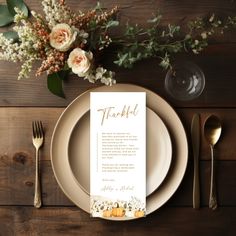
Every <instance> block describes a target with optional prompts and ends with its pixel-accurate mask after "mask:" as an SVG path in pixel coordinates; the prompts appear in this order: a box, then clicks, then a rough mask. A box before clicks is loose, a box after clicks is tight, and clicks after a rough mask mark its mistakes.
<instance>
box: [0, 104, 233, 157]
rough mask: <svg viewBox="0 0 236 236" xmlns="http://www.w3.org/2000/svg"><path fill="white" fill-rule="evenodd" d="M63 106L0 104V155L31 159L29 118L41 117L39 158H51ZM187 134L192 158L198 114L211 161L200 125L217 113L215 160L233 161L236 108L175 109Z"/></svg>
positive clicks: (205, 152)
mask: <svg viewBox="0 0 236 236" xmlns="http://www.w3.org/2000/svg"><path fill="white" fill-rule="evenodd" d="M63 111H64V108H31V107H21V108H16V107H5V108H4V107H1V108H0V129H1V135H0V147H1V149H0V156H8V157H9V158H12V157H13V156H14V155H17V154H18V153H21V152H23V153H25V154H26V155H27V156H30V157H31V158H33V156H34V153H35V150H34V147H33V145H32V138H31V137H32V127H31V124H32V121H33V120H42V122H43V125H44V128H45V143H44V146H43V148H42V149H41V152H40V157H41V159H42V160H49V159H50V153H49V149H50V142H51V137H52V133H53V129H54V127H55V124H56V122H57V120H58V118H59V116H60V114H61V113H62V112H63ZM177 113H178V115H179V116H180V118H181V120H182V122H183V124H184V126H185V129H186V133H187V136H188V140H189V148H190V159H192V150H191V146H192V144H191V136H190V127H191V120H192V116H193V114H194V113H199V114H201V127H202V129H201V144H202V145H201V152H200V154H201V155H200V158H201V159H202V160H210V150H209V146H208V144H207V142H206V140H205V138H204V135H203V126H204V122H205V120H206V118H207V117H208V116H209V115H210V114H215V115H217V116H219V118H220V119H221V120H222V125H223V131H222V136H221V139H220V141H219V143H218V144H217V145H216V153H215V154H216V159H217V160H236V147H235V133H236V109H190V108H189V109H177Z"/></svg>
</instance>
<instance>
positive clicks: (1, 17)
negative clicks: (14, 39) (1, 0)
mask: <svg viewBox="0 0 236 236" xmlns="http://www.w3.org/2000/svg"><path fill="white" fill-rule="evenodd" d="M13 20H14V17H13V16H12V15H11V14H10V12H9V10H8V7H7V6H6V5H1V4H0V27H2V26H6V25H9V24H10V23H12V22H13Z"/></svg>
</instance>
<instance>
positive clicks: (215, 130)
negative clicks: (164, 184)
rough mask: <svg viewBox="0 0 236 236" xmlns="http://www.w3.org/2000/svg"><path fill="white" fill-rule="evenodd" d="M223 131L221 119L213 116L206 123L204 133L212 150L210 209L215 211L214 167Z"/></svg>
mask: <svg viewBox="0 0 236 236" xmlns="http://www.w3.org/2000/svg"><path fill="white" fill-rule="evenodd" d="M221 131H222V126H221V122H220V120H219V118H218V117H217V116H215V115H211V116H209V117H208V119H207V120H206V122H205V125H204V133H205V138H206V140H207V141H208V143H209V145H210V149H211V186H210V198H209V208H211V209H213V210H215V209H216V208H217V197H216V184H215V173H214V172H215V167H214V165H215V164H214V163H215V161H214V146H215V144H216V143H217V142H218V140H219V138H220V135H221Z"/></svg>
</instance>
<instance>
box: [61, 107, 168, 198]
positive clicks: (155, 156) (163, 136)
mask: <svg viewBox="0 0 236 236" xmlns="http://www.w3.org/2000/svg"><path fill="white" fill-rule="evenodd" d="M88 109H89V107H88ZM146 116H147V118H146V120H147V121H146V122H147V127H146V130H147V132H146V133H147V137H146V140H147V142H146V143H147V147H146V150H147V180H146V183H147V184H146V196H149V195H150V194H152V193H153V192H154V191H155V190H156V189H157V188H158V187H159V186H160V185H161V183H162V181H163V180H164V179H165V177H166V175H167V173H168V170H169V168H170V164H171V158H172V146H171V139H170V135H169V132H168V130H167V128H166V126H165V124H164V123H163V121H162V120H161V119H160V118H159V116H158V115H157V114H156V113H155V112H154V111H152V110H151V109H150V108H148V107H147V112H146ZM89 144H90V112H89V111H88V112H86V113H85V114H80V115H78V122H77V124H76V126H75V127H74V129H73V131H72V133H71V137H70V140H69V143H68V148H67V150H68V158H69V165H70V168H71V170H72V173H73V174H74V177H75V179H76V181H77V182H78V184H79V185H80V187H81V188H82V189H83V190H84V191H85V192H86V193H87V194H90V191H89V190H90V146H89ZM64 145H66V144H64Z"/></svg>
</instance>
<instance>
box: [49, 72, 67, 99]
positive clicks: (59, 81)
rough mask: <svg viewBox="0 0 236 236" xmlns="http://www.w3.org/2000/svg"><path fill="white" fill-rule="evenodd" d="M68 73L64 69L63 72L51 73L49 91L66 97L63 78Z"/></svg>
mask: <svg viewBox="0 0 236 236" xmlns="http://www.w3.org/2000/svg"><path fill="white" fill-rule="evenodd" d="M66 74H67V73H64V71H62V72H61V73H53V74H50V75H48V78H47V84H48V89H49V91H50V92H52V93H53V94H55V95H56V96H59V97H61V98H65V94H64V91H63V80H64V79H65V76H66Z"/></svg>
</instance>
